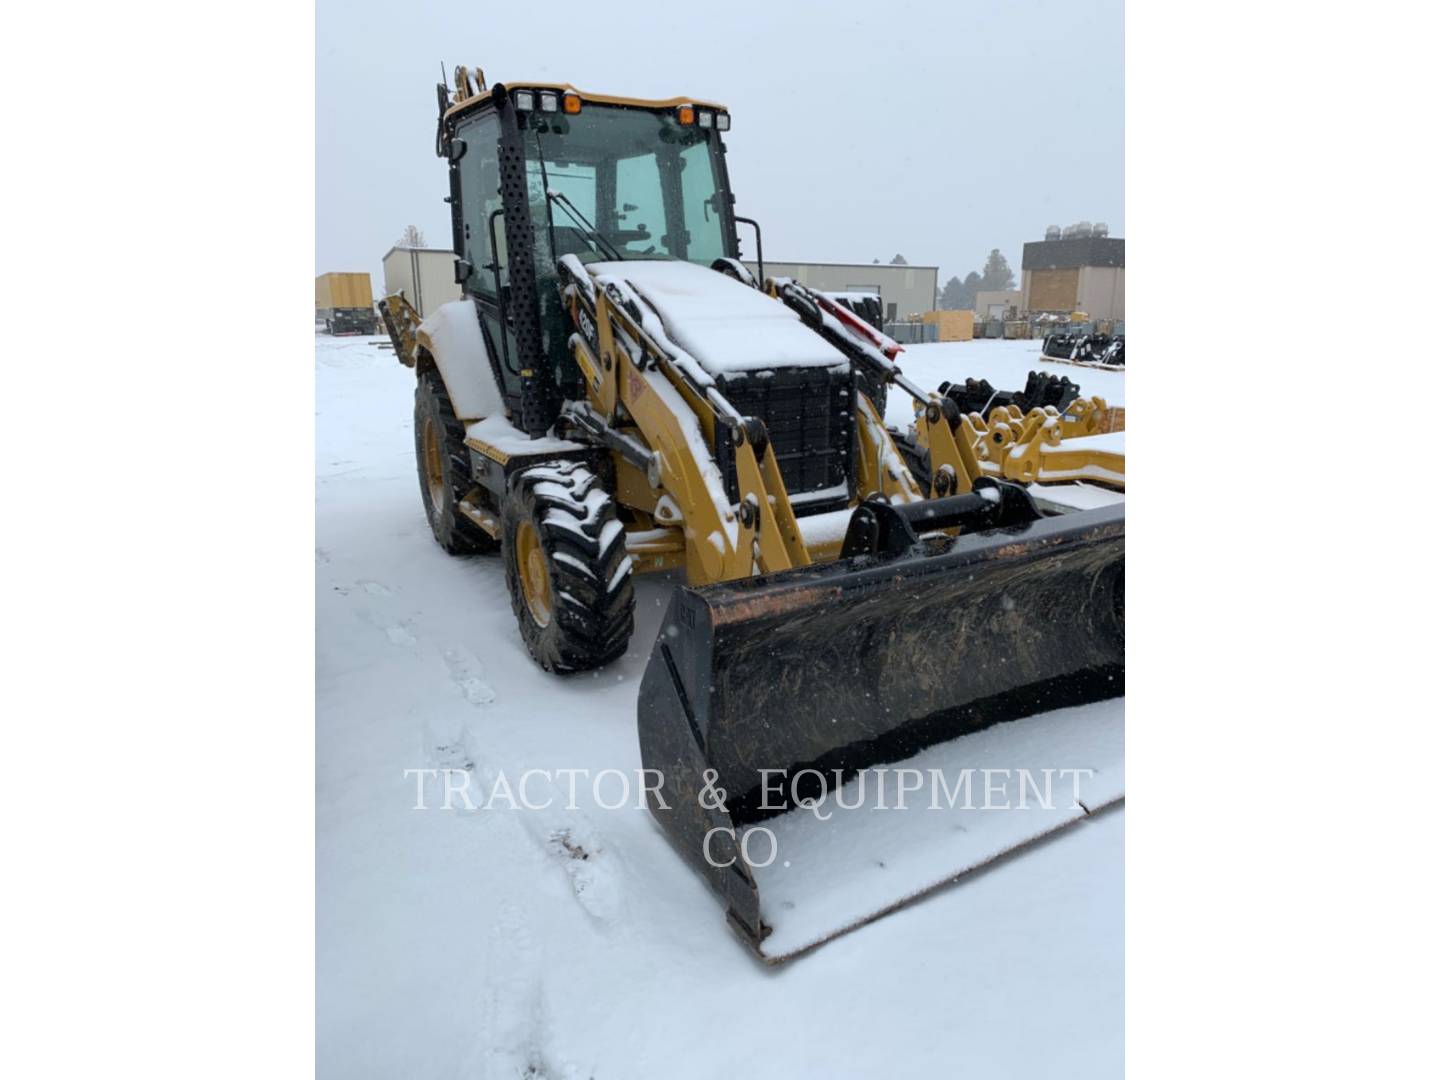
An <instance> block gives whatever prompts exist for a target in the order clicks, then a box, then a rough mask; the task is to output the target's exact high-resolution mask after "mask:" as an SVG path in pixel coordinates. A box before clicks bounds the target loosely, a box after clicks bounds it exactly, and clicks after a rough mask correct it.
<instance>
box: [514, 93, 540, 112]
mask: <svg viewBox="0 0 1440 1080" xmlns="http://www.w3.org/2000/svg"><path fill="white" fill-rule="evenodd" d="M514 97H515V108H517V109H524V110H525V111H526V112H528V111H530V110H531V109H533V108H535V92H534V91H533V90H516V91H515V94H514Z"/></svg>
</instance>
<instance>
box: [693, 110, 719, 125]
mask: <svg viewBox="0 0 1440 1080" xmlns="http://www.w3.org/2000/svg"><path fill="white" fill-rule="evenodd" d="M696 121H697V122H698V123H699V125H700V126H701V127H703V128H708V127H714V126H715V114H714V113H713V112H711V111H710V110H709V109H700V110H698V113H697V116H696Z"/></svg>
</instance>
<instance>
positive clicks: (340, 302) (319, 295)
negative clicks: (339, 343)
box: [315, 273, 379, 334]
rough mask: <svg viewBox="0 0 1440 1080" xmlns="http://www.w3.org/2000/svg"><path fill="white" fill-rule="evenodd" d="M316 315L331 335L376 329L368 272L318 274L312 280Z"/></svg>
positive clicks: (377, 324)
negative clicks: (313, 280) (313, 282)
mask: <svg viewBox="0 0 1440 1080" xmlns="http://www.w3.org/2000/svg"><path fill="white" fill-rule="evenodd" d="M315 318H316V321H317V322H319V321H323V322H324V323H325V330H326V332H327V333H331V334H374V333H377V332H378V331H379V323H378V319H377V317H376V315H375V298H374V295H373V294H372V293H371V291H370V275H369V274H357V273H331V274H321V275H320V276H319V277H317V278H316V279H315Z"/></svg>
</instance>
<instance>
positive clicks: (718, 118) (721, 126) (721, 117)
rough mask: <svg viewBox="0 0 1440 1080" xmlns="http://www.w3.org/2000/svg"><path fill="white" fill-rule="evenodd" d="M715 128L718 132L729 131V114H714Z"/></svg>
mask: <svg viewBox="0 0 1440 1080" xmlns="http://www.w3.org/2000/svg"><path fill="white" fill-rule="evenodd" d="M715 127H716V129H717V130H719V131H729V130H730V114H729V113H728V112H722V113H716V114H715Z"/></svg>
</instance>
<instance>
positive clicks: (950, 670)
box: [639, 479, 1125, 962]
mask: <svg viewBox="0 0 1440 1080" xmlns="http://www.w3.org/2000/svg"><path fill="white" fill-rule="evenodd" d="M957 527H958V529H959V535H956V536H948V535H945V534H943V533H935V534H930V535H927V536H924V537H923V538H917V532H919V531H921V530H926V529H938V528H957ZM1124 528H1125V526H1124V509H1123V506H1111V507H1105V508H1103V509H1097V510H1087V511H1081V512H1075V513H1069V514H1063V515H1059V516H1053V517H1041V516H1040V514H1039V512H1038V511H1037V510H1036V509H1035V505H1034V503H1033V502H1032V501H1031V500H1030V498H1029V497H1028V495H1026V494H1025V492H1024V490H1023V489H1022V488H1020V487H1018V486H1016V485H1013V484H1005V483H999V482H996V481H992V480H983V479H982V480H980V481H977V484H976V490H975V491H974V492H973V493H971V494H968V495H962V496H954V497H951V498H948V499H936V500H931V501H929V502H925V503H914V504H910V505H908V506H899V507H891V506H888V505H885V504H870V503H867V504H863V505H862V506H861V507H859V508H857V510H856V511H855V514H854V515H853V517H852V520H851V523H850V530H849V533H848V534H847V537H846V546H845V550H844V553H842V556H841V558H840V559H839V560H838V561H835V562H832V563H829V564H824V565H816V566H811V567H805V568H801V569H797V570H792V571H787V572H785V573H782V574H777V575H772V576H770V577H757V578H752V579H748V580H743V581H737V582H729V583H724V584H719V585H711V586H706V587H703V588H696V589H690V588H677V589H676V590H675V592H674V595H673V597H672V599H671V602H670V607H669V610H668V612H667V614H666V618H665V620H664V622H663V623H662V626H661V631H660V633H659V635H658V636H657V639H656V643H655V647H654V651H653V652H652V654H651V658H650V663H649V666H648V667H647V668H646V670H645V675H644V679H643V682H642V684H641V689H640V698H639V732H640V750H641V757H642V760H643V764H644V766H645V767H646V768H647V769H654V770H658V771H659V773H660V775H661V780H660V782H659V786H658V789H657V790H656V791H655V792H652V793H651V795H650V796H649V799H650V808H651V811H652V812H653V814H654V815H655V817H656V819H657V820H658V821H659V822H660V824H661V826H662V827H663V828H664V829H665V831H666V832H667V834H668V835H669V837H670V839H671V840H672V842H673V843H674V844H675V846H676V847H677V849H678V850H679V851H680V853H681V854H682V855H683V856H684V858H685V859H686V860H687V861H688V862H690V864H691V865H692V866H693V867H694V868H695V869H696V870H697V871H698V872H699V873H700V874H701V875H702V876H703V877H705V878H706V879H707V880H708V882H709V883H710V884H711V886H712V887H713V888H714V889H715V890H716V891H717V892H718V893H719V894H720V896H721V898H722V899H723V900H724V901H725V903H726V906H727V909H728V910H727V914H728V917H729V919H730V922H731V924H732V926H734V928H735V929H736V930H737V931H738V932H739V933H740V934H741V936H742V937H743V938H744V939H745V940H746V941H747V942H748V943H749V944H750V945H751V946H752V947H753V948H754V949H755V950H756V952H757V953H759V954H760V955H761V956H762V957H763V958H764V959H766V960H767V961H771V962H778V961H780V960H783V959H786V958H787V957H789V956H793V955H795V954H796V953H799V952H803V951H805V950H807V949H809V948H811V947H813V946H815V945H817V944H819V943H821V942H823V941H825V940H827V939H829V938H831V937H833V936H835V935H836V934H838V933H842V932H844V931H846V930H848V929H853V928H854V927H856V926H859V925H861V924H863V923H865V922H868V921H869V920H871V919H873V918H876V917H877V916H879V915H881V914H884V913H885V912H887V911H889V910H892V909H893V908H895V907H897V906H899V905H900V904H903V903H904V902H906V901H907V900H909V899H911V898H913V897H914V896H917V895H919V894H920V893H922V892H925V891H927V890H929V889H931V888H934V887H936V886H938V885H941V884H944V883H945V882H947V881H950V880H953V879H954V878H955V877H958V876H959V875H961V874H963V873H965V872H967V871H968V870H971V869H974V868H975V867H977V866H980V865H983V864H984V863H987V862H989V861H991V860H993V859H995V858H996V857H998V856H999V855H1001V854H1003V853H1004V852H1006V851H1009V850H1012V849H1014V848H1016V847H1019V846H1021V845H1023V844H1025V843H1027V842H1029V841H1031V840H1034V839H1036V838H1038V837H1039V836H1042V835H1045V834H1046V833H1049V832H1051V831H1053V830H1054V829H1056V828H1059V827H1061V826H1063V825H1065V824H1068V823H1070V822H1071V821H1074V820H1078V819H1080V818H1083V817H1084V816H1085V815H1086V814H1088V813H1090V812H1091V811H1094V810H1096V809H1098V808H1099V807H1100V806H1103V805H1107V804H1109V803H1110V802H1113V801H1115V800H1116V799H1118V798H1119V797H1120V796H1121V793H1122V791H1123V772H1122V770H1123V732H1122V730H1121V726H1120V718H1121V711H1120V704H1121V703H1120V702H1118V701H1107V700H1106V699H1111V698H1116V697H1119V696H1121V695H1123V693H1124ZM1097 703H1098V704H1097ZM962 736H963V737H962ZM885 765H888V766H889V769H888V770H886V771H882V770H881V769H880V768H878V766H885ZM967 768H970V769H972V770H978V769H982V768H983V769H988V770H1000V769H1011V770H1021V769H1026V770H1033V771H1034V773H1035V776H1034V777H1033V779H1034V780H1035V781H1037V782H1039V781H1041V780H1042V774H1043V771H1044V770H1046V769H1050V770H1075V775H1072V776H1070V778H1069V779H1064V782H1063V783H1060V782H1058V781H1057V782H1056V786H1057V788H1063V795H1064V797H1063V798H1058V799H1052V802H1051V806H1050V807H1049V808H1043V807H1039V806H1035V805H1032V806H1031V809H1032V810H1033V812H1032V813H1028V814H1027V813H1023V812H1011V813H1002V812H991V813H988V814H987V813H983V812H981V810H979V809H976V808H975V807H974V805H966V804H977V803H978V800H979V798H980V789H979V780H978V775H979V774H978V772H975V773H973V774H972V781H973V783H974V790H973V791H972V792H971V793H970V794H971V796H973V797H972V798H967V799H966V801H965V804H962V805H960V806H958V807H957V806H955V805H954V802H955V800H954V798H953V796H952V798H951V806H950V807H949V808H948V809H947V808H945V807H943V806H942V807H941V808H940V809H938V810H932V809H931V808H930V807H929V803H930V802H931V801H932V800H931V799H930V795H931V789H932V787H933V784H934V781H935V777H936V775H937V773H938V774H939V775H940V776H942V777H944V784H945V789H946V793H947V794H948V793H949V792H951V791H954V790H956V789H957V788H958V787H959V786H960V783H961V775H962V773H963V770H964V769H967ZM806 769H808V770H813V771H810V772H804V773H802V772H801V770H806ZM901 769H904V770H906V773H905V777H904V782H905V784H908V785H912V786H911V788H910V791H911V793H912V794H911V795H910V799H909V801H908V802H907V801H905V800H904V798H903V796H902V802H905V809H904V810H903V811H901V812H899V813H896V812H894V809H893V808H892V810H891V812H888V813H886V812H879V810H878V809H877V807H876V803H875V793H876V790H877V788H876V787H875V786H873V785H875V784H876V783H877V781H876V780H874V779H872V778H874V777H878V778H879V781H878V784H879V791H880V793H881V801H882V803H883V802H884V801H885V799H886V798H887V796H888V799H889V801H890V802H891V804H893V802H894V798H895V791H894V790H891V791H889V792H885V791H884V786H885V779H886V773H887V772H888V773H889V774H890V776H891V782H892V785H894V784H895V783H897V781H896V779H895V778H898V777H900V776H901V773H900V772H899V771H898V770H901ZM766 770H772V771H770V772H768V773H767V772H766ZM912 773H913V774H915V775H926V776H928V778H929V779H928V782H927V786H926V787H925V789H924V791H923V792H922V791H918V789H917V788H916V787H914V786H913V785H914V783H915V781H914V779H913V777H912V776H911V774H912ZM1080 774H1083V783H1082V782H1081V779H1080ZM987 775H989V774H987ZM991 780H993V777H991ZM867 782H869V783H870V784H871V785H872V787H871V788H870V791H871V794H870V795H868V796H866V795H864V790H865V785H866V783H867ZM987 782H990V781H988V780H987ZM1072 787H1073V788H1074V794H1075V796H1076V797H1075V798H1074V799H1072V798H1071V794H1072ZM857 788H858V789H859V790H858V791H857ZM1011 790H1012V794H1013V788H1012V789H1011ZM721 793H723V797H722V795H721ZM657 796H658V797H657ZM807 800H818V801H817V802H808V803H807ZM942 801H943V800H942ZM987 801H988V797H987ZM922 804H924V805H922ZM994 809H996V808H992V811H993V810H994ZM826 811H829V812H830V816H829V817H828V818H823V819H822V814H824V813H825V812H826ZM762 830H768V832H765V833H764V834H763V835H761V831H762ZM751 834H755V835H751ZM752 840H753V841H754V842H753V843H751V841H752ZM741 841H744V842H745V844H746V845H748V846H747V847H746V849H745V850H743V851H742V843H741ZM772 847H773V848H775V850H774V851H773V856H774V857H773V861H769V862H768V865H762V864H765V863H766V862H767V859H770V857H771V856H772V850H771V849H772ZM746 855H748V860H747V858H745V857H744V856H746Z"/></svg>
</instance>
